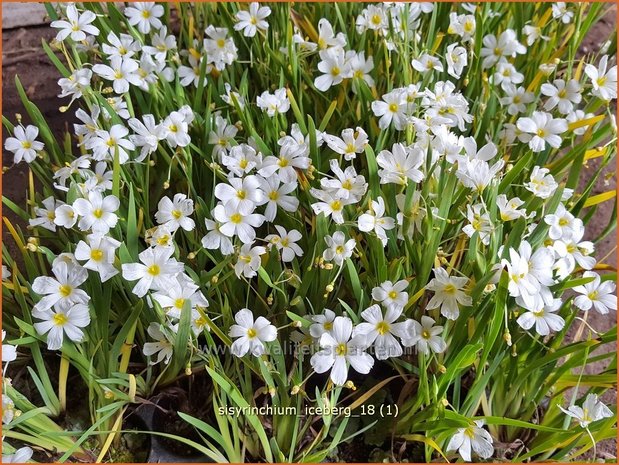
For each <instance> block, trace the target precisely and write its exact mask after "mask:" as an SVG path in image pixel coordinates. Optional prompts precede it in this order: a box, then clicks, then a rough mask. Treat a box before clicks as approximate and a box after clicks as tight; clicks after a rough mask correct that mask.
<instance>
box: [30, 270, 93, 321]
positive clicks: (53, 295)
mask: <svg viewBox="0 0 619 465" xmlns="http://www.w3.org/2000/svg"><path fill="white" fill-rule="evenodd" d="M52 273H54V276H55V278H50V277H49V276H39V277H37V278H36V279H35V280H34V282H33V283H32V290H33V291H34V292H36V293H37V294H40V295H44V296H45V297H43V298H42V299H41V300H40V301H39V302H38V303H37V304H36V305H35V306H34V309H33V310H34V311H37V312H42V311H45V310H48V309H50V308H51V307H52V306H54V305H56V306H57V307H60V308H62V309H67V308H69V307H71V306H72V305H75V304H86V303H88V301H89V300H90V297H89V296H88V294H86V292H84V291H83V290H81V289H78V287H79V286H80V285H81V284H82V283H84V281H86V279H88V272H87V271H86V270H85V269H84V268H82V267H80V266H74V265H70V264H67V263H66V262H62V261H60V262H58V263H57V264H56V265H54V266H52Z"/></svg>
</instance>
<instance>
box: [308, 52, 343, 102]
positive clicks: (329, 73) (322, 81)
mask: <svg viewBox="0 0 619 465" xmlns="http://www.w3.org/2000/svg"><path fill="white" fill-rule="evenodd" d="M319 54H320V59H321V61H320V62H319V63H318V70H319V71H320V72H321V73H323V74H322V75H321V76H318V77H317V78H316V79H315V80H314V85H315V86H316V89H318V90H320V91H323V92H325V91H326V90H328V89H329V88H330V87H331V86H335V85H337V84H339V83H341V82H342V81H343V80H344V78H349V77H350V76H351V71H350V64H349V63H347V61H346V57H345V55H344V49H342V48H339V47H332V48H328V49H326V50H321V51H320V53H319Z"/></svg>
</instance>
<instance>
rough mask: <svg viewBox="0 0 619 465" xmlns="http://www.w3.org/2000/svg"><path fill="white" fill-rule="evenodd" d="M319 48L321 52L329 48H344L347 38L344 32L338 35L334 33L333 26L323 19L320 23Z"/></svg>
mask: <svg viewBox="0 0 619 465" xmlns="http://www.w3.org/2000/svg"><path fill="white" fill-rule="evenodd" d="M318 47H319V48H320V49H321V50H325V49H328V48H344V47H346V36H345V35H344V34H343V33H342V32H338V33H337V35H335V33H334V32H333V26H331V23H330V22H329V20H327V19H326V18H321V19H320V21H318Z"/></svg>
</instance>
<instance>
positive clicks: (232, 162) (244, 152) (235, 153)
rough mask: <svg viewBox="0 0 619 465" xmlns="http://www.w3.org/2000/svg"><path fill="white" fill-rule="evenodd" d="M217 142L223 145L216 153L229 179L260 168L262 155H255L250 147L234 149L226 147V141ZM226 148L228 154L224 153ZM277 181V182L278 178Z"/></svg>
mask: <svg viewBox="0 0 619 465" xmlns="http://www.w3.org/2000/svg"><path fill="white" fill-rule="evenodd" d="M232 127H234V126H232ZM217 142H222V143H223V145H219V146H218V150H217V152H218V153H219V154H220V156H221V163H222V164H223V165H224V166H225V167H226V168H228V170H230V174H229V175H228V176H229V177H232V175H235V176H238V177H242V176H245V175H246V174H248V173H250V172H251V171H252V170H253V169H254V168H256V169H258V168H260V167H261V166H262V154H260V153H256V150H255V149H254V148H253V147H252V146H251V145H248V144H239V145H235V146H234V147H227V146H226V144H228V143H227V141H225V140H221V141H219V140H218V141H217ZM226 148H227V149H229V153H226V150H225V149H226ZM213 152H215V150H213ZM277 181H278V182H279V178H278V179H277Z"/></svg>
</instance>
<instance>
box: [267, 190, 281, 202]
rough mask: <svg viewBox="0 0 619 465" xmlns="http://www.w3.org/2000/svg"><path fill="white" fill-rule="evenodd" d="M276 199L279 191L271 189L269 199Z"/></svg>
mask: <svg viewBox="0 0 619 465" xmlns="http://www.w3.org/2000/svg"><path fill="white" fill-rule="evenodd" d="M277 199H279V192H277V191H271V192H270V193H269V200H277Z"/></svg>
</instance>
